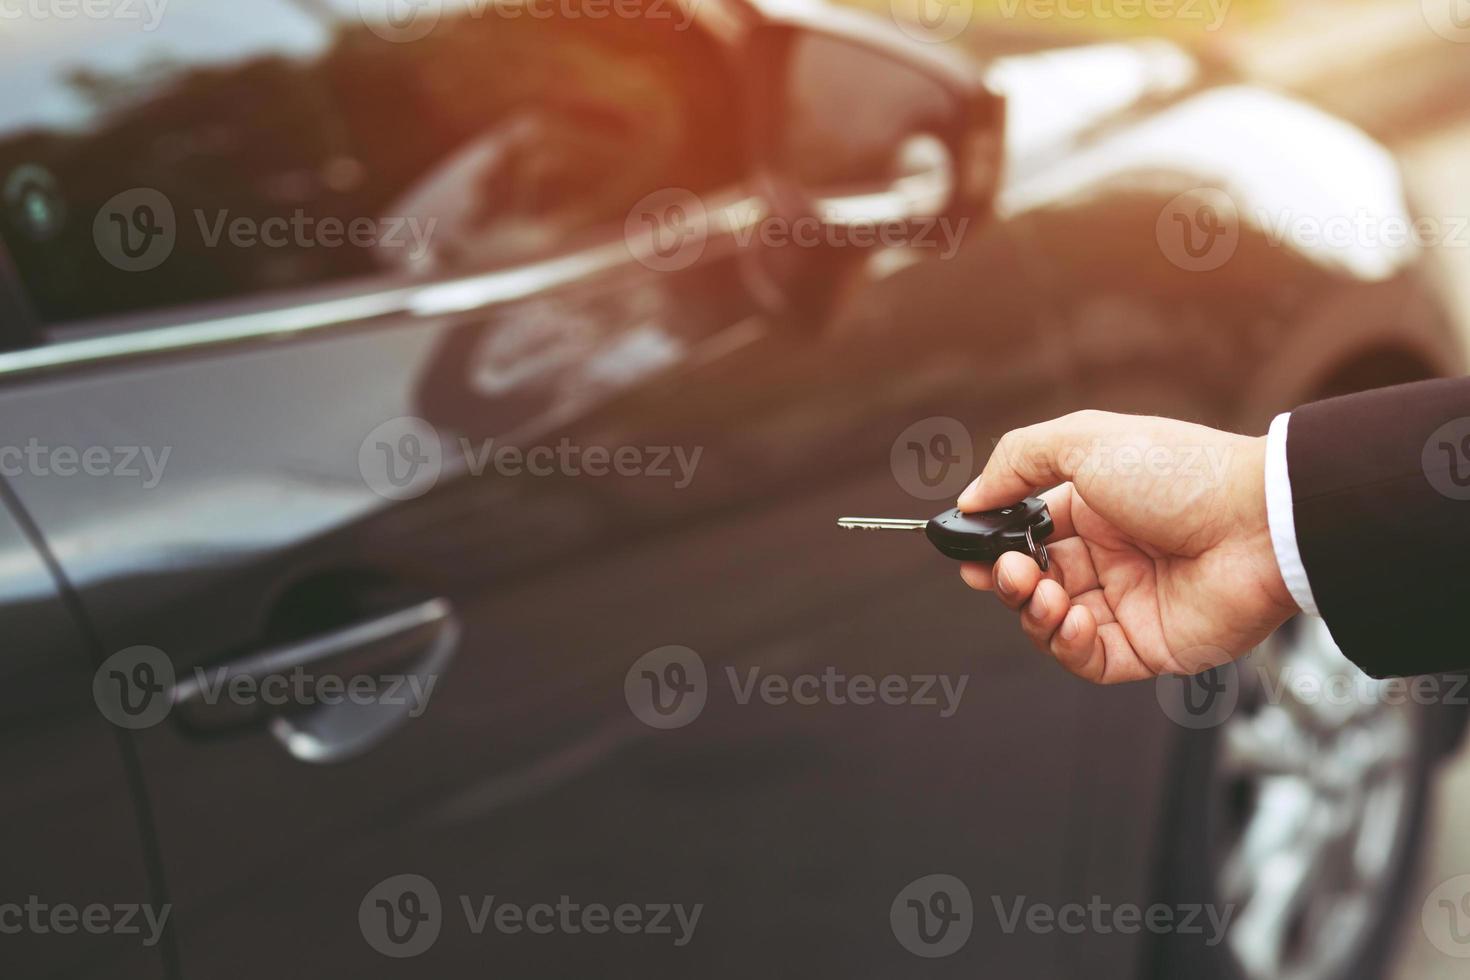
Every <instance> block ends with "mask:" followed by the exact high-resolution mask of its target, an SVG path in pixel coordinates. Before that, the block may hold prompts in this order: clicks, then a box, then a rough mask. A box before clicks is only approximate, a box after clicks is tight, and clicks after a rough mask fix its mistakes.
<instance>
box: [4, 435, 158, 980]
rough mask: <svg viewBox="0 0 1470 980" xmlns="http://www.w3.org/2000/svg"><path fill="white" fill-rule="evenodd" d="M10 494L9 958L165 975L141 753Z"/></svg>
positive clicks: (42, 972)
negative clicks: (141, 792) (99, 685)
mask: <svg viewBox="0 0 1470 980" xmlns="http://www.w3.org/2000/svg"><path fill="white" fill-rule="evenodd" d="M6 455H7V457H11V456H13V454H12V453H7V454H6ZM8 462H10V460H9V459H7V463H8ZM3 496H4V498H5V500H6V506H5V507H4V508H0V555H3V561H0V613H3V617H4V622H5V625H6V639H7V643H6V650H5V654H4V657H3V667H0V671H3V684H0V692H3V693H0V705H3V707H0V718H3V723H0V732H3V733H4V734H3V736H0V760H3V761H0V766H3V771H4V773H5V787H6V789H5V794H4V802H3V803H0V808H3V816H0V826H3V827H4V828H5V844H4V846H3V847H0V959H3V961H4V963H5V965H6V968H7V970H8V971H10V972H13V973H15V974H16V975H24V976H34V977H41V976H62V975H65V976H74V977H137V978H154V977H158V978H161V977H163V976H165V975H166V974H165V972H164V971H165V964H166V963H167V962H169V961H170V959H171V955H172V941H171V939H170V937H169V936H168V935H167V929H168V922H169V918H170V915H171V908H170V906H169V903H168V898H167V895H166V894H165V892H164V890H163V888H162V883H161V881H160V880H159V878H158V867H157V854H156V852H154V851H153V850H152V849H151V847H150V840H151V838H150V834H151V827H150V824H149V813H148V809H147V807H146V805H141V803H140V800H139V798H138V797H137V796H136V795H135V790H137V789H138V787H137V786H136V785H135V778H136V776H137V755H136V748H135V746H133V745H131V744H130V742H129V740H128V738H127V734H126V732H125V731H123V730H122V729H119V728H115V727H114V726H112V725H110V724H108V722H107V721H106V720H105V719H104V718H103V716H102V715H101V714H99V713H98V711H97V709H96V707H95V704H94V700H93V678H94V670H95V668H96V663H95V661H94V659H93V656H94V652H95V647H94V646H93V644H92V643H91V642H89V638H88V637H87V636H86V635H85V634H84V632H83V631H82V630H81V629H80V628H79V624H78V623H77V621H76V620H75V619H74V618H73V612H74V608H73V605H72V602H71V601H70V597H69V596H67V595H66V593H65V592H64V591H63V586H62V584H61V583H60V582H59V581H58V580H57V578H56V576H55V574H54V568H53V566H52V565H51V564H50V562H49V561H48V557H49V556H47V555H45V554H44V553H43V551H42V550H40V549H38V547H37V543H38V542H37V539H36V537H35V535H34V533H33V531H34V528H32V527H30V526H28V525H27V524H26V523H24V522H23V521H18V520H17V519H16V518H15V516H14V514H13V513H12V511H11V510H10V508H9V504H10V503H11V502H12V499H11V497H10V495H9V494H8V493H4V494H3Z"/></svg>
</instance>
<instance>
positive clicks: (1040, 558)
mask: <svg viewBox="0 0 1470 980" xmlns="http://www.w3.org/2000/svg"><path fill="white" fill-rule="evenodd" d="M1026 550H1027V552H1028V553H1029V554H1030V555H1031V558H1032V560H1034V561H1035V562H1036V564H1038V565H1040V566H1041V570H1042V571H1043V572H1044V571H1046V570H1047V569H1048V568H1049V567H1051V559H1049V558H1048V557H1047V555H1046V542H1045V541H1043V542H1041V544H1037V543H1036V540H1035V539H1034V538H1032V537H1031V525H1030V524H1027V525H1026Z"/></svg>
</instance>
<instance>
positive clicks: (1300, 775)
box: [1155, 616, 1438, 980]
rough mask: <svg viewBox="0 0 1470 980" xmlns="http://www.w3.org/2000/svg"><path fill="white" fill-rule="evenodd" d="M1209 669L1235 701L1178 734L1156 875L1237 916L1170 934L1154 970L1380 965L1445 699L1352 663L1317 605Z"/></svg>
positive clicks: (1204, 972) (1414, 842) (1233, 975)
mask: <svg viewBox="0 0 1470 980" xmlns="http://www.w3.org/2000/svg"><path fill="white" fill-rule="evenodd" d="M1211 673H1212V674H1214V675H1216V676H1215V677H1214V678H1213V680H1212V681H1204V683H1210V684H1212V689H1214V690H1217V691H1218V690H1226V691H1230V692H1232V697H1233V707H1229V708H1228V710H1225V711H1222V712H1221V713H1220V716H1219V718H1218V722H1217V723H1214V724H1211V725H1209V726H1208V727H1203V728H1201V729H1199V730H1194V731H1190V732H1189V733H1188V736H1187V737H1186V739H1185V742H1184V745H1183V750H1182V752H1181V757H1180V765H1181V769H1180V771H1179V778H1178V779H1177V780H1176V781H1175V784H1174V785H1175V786H1176V787H1177V788H1178V795H1177V797H1176V798H1175V800H1174V801H1173V805H1172V807H1171V811H1172V816H1171V824H1172V827H1173V831H1172V838H1173V845H1172V847H1171V850H1170V853H1169V854H1168V855H1167V856H1166V858H1165V867H1164V875H1165V877H1164V884H1163V886H1162V889H1161V891H1162V893H1163V894H1165V895H1167V896H1169V898H1168V901H1169V902H1170V903H1171V904H1175V905H1178V904H1180V903H1208V904H1211V905H1213V906H1215V908H1216V910H1217V914H1218V915H1220V916H1223V915H1224V914H1225V912H1226V911H1227V910H1228V912H1229V914H1230V917H1229V920H1228V925H1227V926H1226V927H1225V928H1224V929H1223V938H1222V937H1219V936H1212V935H1210V934H1209V931H1208V930H1206V932H1205V934H1203V935H1200V934H1195V935H1177V934H1176V935H1168V936H1165V937H1163V938H1162V940H1161V942H1160V944H1159V946H1158V954H1159V955H1158V956H1157V957H1156V966H1157V969H1156V971H1155V975H1156V976H1159V977H1181V976H1187V977H1191V978H1218V980H1368V978H1374V977H1380V976H1381V975H1382V974H1383V970H1384V967H1385V963H1386V961H1387V959H1388V955H1389V951H1390V949H1391V947H1392V945H1393V938H1394V933H1395V930H1396V927H1397V925H1398V923H1399V922H1400V921H1401V916H1402V915H1403V914H1404V911H1405V909H1407V908H1409V906H1410V905H1412V904H1414V903H1412V902H1410V901H1409V900H1408V897H1407V895H1406V891H1407V888H1408V886H1409V883H1410V882H1411V881H1412V880H1413V877H1414V870H1415V867H1414V866H1415V864H1416V862H1417V859H1418V855H1419V847H1420V844H1421V839H1422V836H1423V828H1424V822H1425V813H1426V811H1425V801H1426V796H1427V792H1428V786H1429V777H1430V774H1431V772H1432V771H1433V768H1434V764H1435V760H1436V755H1437V751H1436V745H1437V744H1438V740H1437V739H1436V738H1435V736H1434V732H1435V724H1436V719H1437V716H1436V713H1435V712H1434V710H1433V708H1432V707H1430V706H1426V705H1422V704H1417V703H1414V702H1413V699H1412V698H1410V697H1408V696H1407V689H1406V687H1405V686H1404V685H1403V684H1402V683H1399V684H1397V685H1396V686H1389V683H1388V682H1382V681H1375V680H1373V679H1372V678H1369V677H1367V676H1366V675H1365V674H1363V673H1362V672H1361V671H1359V670H1358V669H1357V668H1356V667H1354V666H1353V665H1352V664H1351V663H1350V662H1349V661H1348V660H1347V659H1346V658H1345V657H1344V656H1343V654H1342V653H1341V651H1339V650H1338V648H1337V645H1336V644H1335V643H1334V642H1333V640H1332V637H1331V635H1330V634H1329V633H1328V631H1327V627H1326V625H1325V624H1324V623H1323V622H1322V621H1321V620H1320V619H1317V618H1315V617H1307V616H1301V617H1297V618H1296V619H1295V620H1293V621H1292V622H1290V623H1288V624H1286V626H1284V627H1283V628H1282V629H1281V630H1279V631H1277V633H1276V634H1275V635H1273V636H1272V637H1271V638H1270V639H1269V640H1268V641H1267V642H1266V643H1265V644H1263V645H1262V647H1261V648H1260V649H1259V650H1257V651H1256V652H1255V653H1253V654H1252V655H1251V656H1249V657H1247V658H1245V659H1243V660H1241V661H1239V662H1238V663H1236V664H1233V665H1228V666H1226V667H1224V668H1220V669H1219V670H1218V671H1214V672H1211ZM1212 939H1213V940H1214V941H1213V942H1211V940H1212Z"/></svg>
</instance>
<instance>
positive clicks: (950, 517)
mask: <svg viewBox="0 0 1470 980" xmlns="http://www.w3.org/2000/svg"><path fill="white" fill-rule="evenodd" d="M1051 532H1052V522H1051V512H1050V511H1048V510H1047V509H1046V501H1044V500H1042V499H1041V498H1040V497H1027V498H1026V499H1025V500H1022V501H1021V502H1020V503H1015V504H1011V505H1010V506H1009V507H1002V508H1000V509H999V510H982V511H978V512H976V513H974V514H966V513H964V512H963V511H959V510H955V509H953V508H951V509H949V510H946V511H945V512H943V513H942V514H936V515H935V516H934V517H932V518H930V519H929V523H928V524H926V525H924V535H925V536H926V537H928V539H929V541H930V543H931V544H933V545H934V547H936V548H938V549H939V552H940V554H942V555H944V556H945V557H947V558H953V559H955V560H956V561H983V562H993V561H995V560H996V559H997V558H999V557H1000V556H1001V555H1003V554H1005V553H1006V552H1007V551H1019V552H1021V553H1022V554H1028V555H1030V556H1031V557H1032V558H1034V559H1036V563H1037V564H1038V565H1040V566H1041V570H1042V571H1046V569H1047V566H1048V561H1047V557H1046V544H1045V543H1044V542H1045V541H1046V539H1047V538H1048V537H1050V536H1051Z"/></svg>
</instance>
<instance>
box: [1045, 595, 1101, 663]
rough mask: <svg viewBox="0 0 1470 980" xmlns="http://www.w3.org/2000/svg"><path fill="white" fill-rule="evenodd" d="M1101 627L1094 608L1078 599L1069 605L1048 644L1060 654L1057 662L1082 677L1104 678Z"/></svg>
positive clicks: (1053, 650)
mask: <svg viewBox="0 0 1470 980" xmlns="http://www.w3.org/2000/svg"><path fill="white" fill-rule="evenodd" d="M1097 629H1098V627H1097V618H1096V617H1095V616H1093V614H1092V612H1091V611H1090V610H1089V609H1088V608H1087V607H1086V606H1084V605H1081V604H1080V603H1074V604H1073V605H1072V606H1071V607H1069V608H1068V609H1067V614H1066V616H1065V617H1064V618H1063V619H1062V621H1061V625H1060V626H1058V627H1057V631H1056V633H1054V634H1053V635H1052V636H1051V637H1050V638H1049V639H1048V641H1047V642H1048V646H1047V648H1048V649H1049V650H1050V652H1051V655H1052V656H1053V657H1056V658H1057V663H1059V664H1061V665H1062V666H1063V667H1065V668H1066V669H1067V670H1069V671H1071V672H1072V673H1074V674H1076V675H1077V676H1078V677H1081V678H1083V679H1085V680H1097V679H1100V677H1101V675H1102V669H1103V664H1104V662H1105V657H1104V654H1103V645H1102V641H1101V640H1099V639H1098V635H1097Z"/></svg>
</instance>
